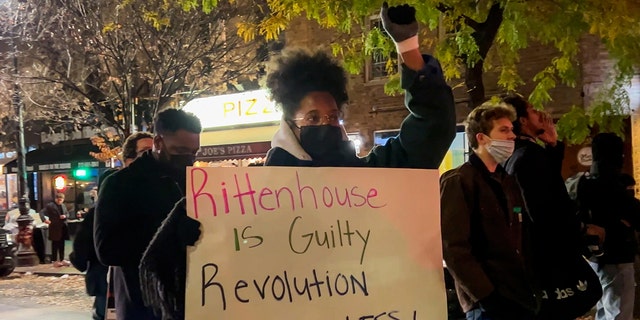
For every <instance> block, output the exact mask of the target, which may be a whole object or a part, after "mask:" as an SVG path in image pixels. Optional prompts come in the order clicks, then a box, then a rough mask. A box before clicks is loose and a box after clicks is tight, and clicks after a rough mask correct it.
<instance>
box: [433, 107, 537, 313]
mask: <svg viewBox="0 0 640 320" xmlns="http://www.w3.org/2000/svg"><path fill="white" fill-rule="evenodd" d="M514 118H515V114H514V112H513V110H512V109H511V108H510V107H508V106H506V105H504V104H499V105H496V104H492V103H485V104H483V105H482V106H479V107H477V108H476V109H474V110H473V111H471V113H470V114H469V116H468V117H467V128H466V133H467V138H468V140H469V147H470V148H471V149H473V153H472V154H471V155H470V156H469V161H467V162H466V163H464V164H462V165H461V166H460V167H458V168H456V169H453V170H450V171H448V172H446V173H444V174H443V175H442V177H441V179H440V206H441V215H442V220H441V224H442V246H443V256H444V260H445V262H446V265H447V269H448V271H449V272H450V273H451V275H452V276H453V279H454V280H455V287H456V291H457V294H458V300H459V301H460V305H461V307H462V309H463V311H464V312H465V313H466V315H467V319H469V320H488V319H490V320H519V319H520V320H525V319H527V320H528V319H534V315H535V312H536V311H537V309H538V302H537V299H536V295H535V293H536V290H535V289H534V286H535V281H534V279H533V270H532V268H531V261H530V260H531V259H530V249H529V245H530V239H529V232H530V227H531V224H532V221H531V219H530V217H529V214H528V213H527V211H526V208H525V205H524V201H523V200H522V197H521V195H520V188H519V186H518V183H517V182H516V180H515V178H514V177H512V176H510V175H508V174H507V173H506V171H505V170H504V169H503V167H502V165H501V163H503V162H504V161H505V160H506V159H507V158H509V156H511V153H512V152H513V148H514V139H515V137H516V136H515V135H514V134H513V132H512V130H513V124H512V123H511V121H512V120H513V119H514Z"/></svg>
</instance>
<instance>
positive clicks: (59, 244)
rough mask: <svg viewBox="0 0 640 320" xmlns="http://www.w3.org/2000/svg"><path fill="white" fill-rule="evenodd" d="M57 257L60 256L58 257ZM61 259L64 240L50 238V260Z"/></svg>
mask: <svg viewBox="0 0 640 320" xmlns="http://www.w3.org/2000/svg"><path fill="white" fill-rule="evenodd" d="M57 257H60V259H58V258H57ZM62 260H64V240H59V241H53V240H51V262H54V261H62Z"/></svg>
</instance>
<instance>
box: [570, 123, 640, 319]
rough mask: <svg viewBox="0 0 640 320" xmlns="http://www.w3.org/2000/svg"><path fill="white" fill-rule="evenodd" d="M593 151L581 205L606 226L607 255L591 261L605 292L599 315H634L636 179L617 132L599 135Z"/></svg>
mask: <svg viewBox="0 0 640 320" xmlns="http://www.w3.org/2000/svg"><path fill="white" fill-rule="evenodd" d="M591 150H592V153H593V163H592V164H591V170H590V172H589V174H588V176H585V177H583V178H582V179H580V182H579V183H578V203H579V204H580V210H581V212H582V213H583V216H584V217H585V218H586V219H589V222H591V223H594V224H597V225H599V226H602V227H603V228H604V229H605V230H606V237H605V238H604V243H603V245H602V247H603V251H604V252H603V255H602V256H600V257H597V258H594V259H591V260H590V264H591V267H592V268H593V270H594V271H595V272H596V273H597V274H598V277H599V279H600V284H601V285H602V291H603V294H602V298H601V299H600V301H598V304H597V307H596V315H595V319H596V320H626V319H632V318H633V309H634V301H635V288H634V284H635V280H636V279H635V275H634V261H635V257H636V254H637V253H638V251H637V250H638V243H637V240H636V234H635V232H636V231H640V201H638V199H636V198H635V195H634V193H633V190H631V192H629V191H630V190H629V189H628V187H629V186H630V185H631V186H632V185H633V184H635V181H634V180H633V178H632V177H629V176H628V175H626V174H623V173H622V165H623V157H624V143H623V141H622V139H621V138H620V137H618V136H617V135H615V134H614V133H599V134H597V135H596V136H595V137H594V138H593V141H592V144H591Z"/></svg>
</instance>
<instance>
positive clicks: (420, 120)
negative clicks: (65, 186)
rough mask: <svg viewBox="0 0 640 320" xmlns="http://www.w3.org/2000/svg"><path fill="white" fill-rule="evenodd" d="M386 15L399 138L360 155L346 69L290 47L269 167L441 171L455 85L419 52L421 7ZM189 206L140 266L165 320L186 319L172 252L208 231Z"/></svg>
mask: <svg viewBox="0 0 640 320" xmlns="http://www.w3.org/2000/svg"><path fill="white" fill-rule="evenodd" d="M381 18H382V22H383V25H384V28H385V30H386V31H387V32H388V33H389V35H390V36H391V37H392V38H393V40H394V41H395V43H396V45H397V48H398V52H399V53H400V54H401V59H402V61H403V64H402V87H403V88H405V90H406V98H405V101H406V105H407V107H408V109H409V111H410V114H409V116H407V118H406V119H405V120H404V122H403V123H402V126H401V128H400V134H399V136H398V137H397V138H392V139H389V141H388V142H387V144H386V145H384V146H378V147H376V148H374V150H373V151H372V152H371V153H370V154H369V155H368V156H367V157H366V158H358V157H357V155H356V152H355V148H354V146H353V144H352V143H350V142H349V141H348V139H347V136H346V133H345V131H344V128H343V127H342V125H341V120H342V112H343V109H344V107H345V106H344V105H345V104H346V102H347V100H348V97H347V78H346V75H345V71H344V69H343V68H342V67H341V66H340V65H339V64H338V63H337V62H336V61H334V60H333V59H332V58H331V57H330V56H329V55H328V54H327V53H325V52H322V51H318V52H315V53H310V52H307V51H305V50H301V49H292V50H287V51H286V52H284V53H283V54H282V56H280V57H276V58H275V61H273V63H272V64H273V68H271V69H270V70H269V75H268V76H267V87H269V89H270V90H271V93H272V95H273V99H274V100H275V101H276V103H278V104H279V105H280V107H281V108H282V110H283V113H284V116H283V119H282V121H281V122H280V129H279V131H278V132H277V133H276V134H275V136H274V138H273V140H272V143H271V145H272V147H273V148H272V149H271V150H269V152H268V154H267V159H266V161H265V166H331V167H363V166H366V167H401V168H428V169H437V168H438V166H439V165H440V162H441V161H442V159H443V157H444V155H445V154H446V152H447V150H448V148H449V145H450V144H451V142H452V141H453V139H454V138H455V133H456V128H455V127H456V125H455V109H454V101H453V94H452V92H451V88H450V87H449V86H448V85H447V83H446V82H445V81H444V77H443V74H442V69H441V67H440V64H439V63H438V61H437V60H436V59H435V58H433V57H431V56H428V55H424V56H423V55H422V54H421V53H420V51H419V50H418V38H417V33H418V23H417V22H416V20H415V9H414V8H413V7H410V6H408V5H402V6H397V7H391V8H389V7H388V6H387V4H386V3H385V4H384V5H383V8H382V10H381ZM185 204H186V201H184V200H183V201H181V202H180V203H178V204H177V205H176V207H175V208H174V210H173V211H172V213H171V214H170V215H169V217H168V218H167V219H166V220H165V221H164V222H163V224H162V227H161V228H160V230H159V231H158V233H157V234H156V235H155V237H154V239H153V240H152V241H151V244H150V245H149V247H148V248H147V250H146V252H145V254H144V256H143V258H142V261H141V264H140V273H141V275H140V278H141V282H142V286H143V287H144V288H145V289H144V294H145V297H144V298H145V302H146V303H147V304H148V305H150V306H152V308H153V309H154V310H156V312H157V313H160V314H162V317H163V319H183V318H184V311H185V310H184V295H185V273H186V262H185V261H184V260H183V259H173V258H170V257H176V256H185V255H186V246H187V245H193V244H194V242H195V241H196V240H197V239H198V237H199V235H200V234H199V231H198V228H199V222H198V221H196V220H193V219H190V218H188V219H186V218H187V216H186V209H185ZM176 240H177V241H176ZM167 252H171V254H167Z"/></svg>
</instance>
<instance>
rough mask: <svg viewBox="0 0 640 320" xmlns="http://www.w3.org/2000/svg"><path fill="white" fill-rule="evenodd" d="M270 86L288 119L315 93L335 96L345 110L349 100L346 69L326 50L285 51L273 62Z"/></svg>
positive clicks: (269, 77) (269, 75) (339, 105)
mask: <svg viewBox="0 0 640 320" xmlns="http://www.w3.org/2000/svg"><path fill="white" fill-rule="evenodd" d="M267 87H268V88H269V89H270V90H271V96H272V98H273V100H274V101H275V102H276V103H277V104H278V106H279V107H280V108H281V109H282V112H283V113H284V115H285V117H286V118H288V119H290V118H292V117H293V116H294V115H295V112H296V111H297V110H298V108H299V107H300V101H302V99H303V98H304V97H305V96H306V95H307V94H309V93H310V92H313V91H325V92H328V93H329V94H331V95H332V96H333V98H334V99H335V100H336V104H337V105H338V108H339V109H340V110H341V111H342V110H343V108H344V104H345V103H346V102H347V101H348V100H349V96H348V94H347V75H346V73H345V70H344V69H343V68H342V66H340V64H339V63H338V62H337V61H336V60H335V59H333V57H332V56H330V54H328V53H326V52H324V51H322V50H316V51H315V52H310V51H308V50H305V49H301V48H295V49H286V50H284V51H283V52H282V54H281V55H279V56H276V57H274V58H273V59H272V60H271V61H270V63H269V69H268V75H267Z"/></svg>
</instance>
